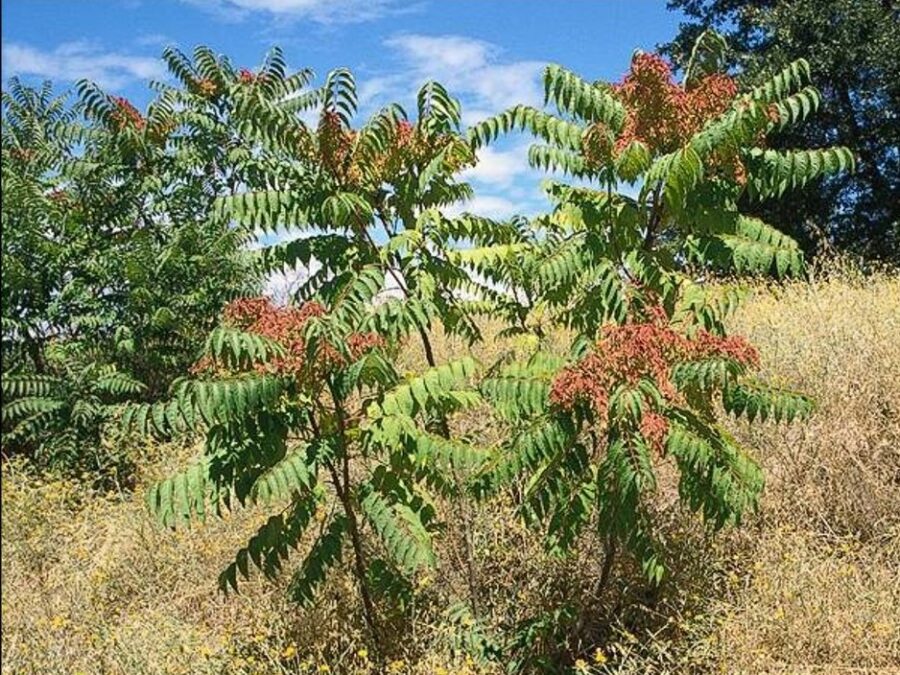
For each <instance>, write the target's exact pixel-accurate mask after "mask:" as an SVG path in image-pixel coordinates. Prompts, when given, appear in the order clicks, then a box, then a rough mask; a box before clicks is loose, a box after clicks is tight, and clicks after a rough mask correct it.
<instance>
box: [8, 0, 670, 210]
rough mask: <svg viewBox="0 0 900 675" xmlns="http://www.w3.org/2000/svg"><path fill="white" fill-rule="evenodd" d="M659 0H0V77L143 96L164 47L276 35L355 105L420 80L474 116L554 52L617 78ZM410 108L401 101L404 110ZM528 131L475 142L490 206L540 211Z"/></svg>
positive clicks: (648, 45)
mask: <svg viewBox="0 0 900 675" xmlns="http://www.w3.org/2000/svg"><path fill="white" fill-rule="evenodd" d="M665 4H666V3H665V0H556V1H552V0H492V1H489V0H405V1H401V0H3V3H2V19H3V23H2V48H3V49H2V51H3V58H2V66H3V79H4V80H6V79H7V78H9V77H10V76H12V75H18V76H20V77H22V78H23V79H25V80H26V81H32V80H33V81H40V80H42V79H45V78H46V79H52V80H53V81H54V82H55V83H57V84H58V85H60V86H61V87H65V86H67V85H69V84H71V82H72V81H74V80H76V79H79V78H81V77H87V78H89V79H93V80H95V81H97V82H98V84H100V85H101V86H103V87H104V88H106V89H107V90H109V91H112V92H115V93H117V94H122V95H125V96H127V97H128V98H130V99H131V100H133V101H134V102H135V103H136V104H138V105H139V106H143V105H146V103H147V102H148V101H149V99H150V92H149V90H148V89H147V82H148V81H149V80H150V79H165V77H166V73H165V69H164V68H163V66H162V63H161V61H160V60H159V58H158V57H159V54H160V52H161V51H162V49H163V47H164V46H166V45H170V44H171V45H175V46H178V47H179V48H181V49H182V50H185V51H189V50H191V49H192V48H193V47H194V46H195V45H197V44H205V45H209V46H211V47H212V48H213V49H214V50H216V51H217V52H222V53H225V54H227V55H228V56H229V57H230V58H231V60H232V62H233V63H234V64H235V65H238V66H248V67H253V66H255V65H257V64H259V63H260V62H261V61H262V58H263V56H264V54H265V52H266V51H267V50H268V49H269V48H270V47H271V46H272V45H275V44H277V45H280V46H281V47H282V48H283V49H284V52H285V55H286V58H287V60H288V63H289V65H290V66H292V67H297V68H299V67H310V68H312V69H313V70H314V71H315V72H316V74H317V79H318V80H319V81H321V78H322V77H323V75H324V74H325V73H326V72H327V71H328V70H330V69H331V68H335V67H338V66H347V67H350V68H351V69H352V70H353V71H354V73H355V74H356V77H357V82H358V86H359V93H360V99H361V106H362V108H363V112H368V111H374V110H375V109H376V108H377V107H378V106H379V105H381V104H383V103H387V102H390V101H393V100H397V101H399V102H401V103H403V104H405V105H407V106H409V103H410V102H411V101H412V97H413V95H414V93H415V90H416V89H417V88H418V86H419V85H421V83H422V82H424V81H425V80H427V79H429V78H434V79H437V80H439V81H441V82H442V83H444V84H445V85H446V86H447V87H448V89H450V91H451V93H453V94H454V95H456V96H457V97H458V98H460V100H461V101H462V103H463V110H464V121H466V122H472V121H477V120H478V119H481V118H483V117H485V116H487V115H489V114H492V113H495V112H498V111H500V110H502V109H503V108H505V107H507V106H509V105H513V104H516V103H531V104H535V105H540V98H541V88H540V73H541V69H542V68H543V66H544V65H546V64H547V63H549V62H556V63H561V64H563V65H565V66H566V67H568V68H570V69H572V70H574V71H576V72H578V73H580V74H582V75H583V76H585V77H587V78H589V79H618V78H619V77H620V76H621V74H622V72H623V71H624V70H625V69H626V68H627V65H628V62H629V58H630V56H631V53H632V51H633V50H634V49H635V48H641V49H645V50H652V49H653V48H654V47H655V46H656V45H657V44H659V43H661V42H664V41H666V40H667V39H669V38H671V37H672V36H673V35H674V34H675V31H676V29H677V25H678V21H679V19H680V16H679V15H678V14H676V13H674V12H670V11H668V10H666V7H665ZM408 109H409V108H408ZM526 150H527V139H524V138H511V139H508V140H506V141H505V142H504V143H502V144H501V145H498V146H496V147H492V148H489V149H486V150H484V151H482V153H481V157H480V160H481V161H480V163H479V165H478V167H477V168H476V169H474V170H472V171H470V173H469V175H468V177H469V178H470V179H471V181H472V182H473V185H474V187H475V189H476V193H477V197H476V199H475V202H474V203H469V204H467V205H466V209H467V210H472V211H474V212H477V213H481V214H482V215H486V216H494V217H502V216H506V215H510V214H511V213H513V212H517V213H528V212H533V211H536V210H538V209H540V208H541V207H542V206H543V205H544V201H543V199H542V197H541V195H540V192H539V190H538V183H539V180H540V178H541V176H540V175H539V174H537V173H536V172H533V171H530V170H528V169H527V167H526V166H525V162H524V158H525V153H526Z"/></svg>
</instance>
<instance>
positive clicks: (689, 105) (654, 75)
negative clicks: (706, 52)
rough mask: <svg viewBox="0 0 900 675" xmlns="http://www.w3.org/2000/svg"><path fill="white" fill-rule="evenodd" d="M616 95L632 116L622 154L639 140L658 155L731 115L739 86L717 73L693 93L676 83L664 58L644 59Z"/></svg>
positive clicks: (635, 62)
mask: <svg viewBox="0 0 900 675" xmlns="http://www.w3.org/2000/svg"><path fill="white" fill-rule="evenodd" d="M613 91H614V92H615V93H616V95H617V96H618V98H619V100H620V101H621V102H622V103H623V104H624V105H625V109H626V111H627V116H626V118H625V128H624V129H623V130H622V134H621V135H620V136H619V139H618V140H617V142H616V149H617V150H619V151H621V150H622V149H623V148H624V147H625V146H627V145H628V144H629V143H631V141H633V140H638V141H642V142H643V143H646V144H647V146H648V147H649V148H650V151H651V152H652V153H654V154H657V153H666V152H671V151H673V150H675V149H677V148H679V147H681V146H682V145H684V144H685V143H686V142H687V141H688V140H689V139H690V138H691V136H693V135H694V134H695V133H697V132H698V131H700V129H701V128H703V125H704V124H706V122H708V121H709V120H710V119H712V118H714V117H716V116H718V115H721V114H722V113H723V112H725V111H726V110H727V109H728V106H729V105H730V104H731V102H732V101H733V100H734V97H735V95H736V94H737V85H736V84H735V82H734V80H733V79H732V78H730V77H728V76H727V75H724V74H722V73H714V74H712V75H707V76H706V77H704V78H702V79H701V80H699V81H698V82H697V83H696V84H695V85H694V86H693V87H691V88H690V89H687V88H685V87H684V86H682V85H680V84H678V83H676V82H675V80H674V78H673V76H672V69H671V67H670V66H669V64H668V63H667V62H666V61H665V59H663V58H662V57H661V56H658V55H656V54H639V55H637V56H636V57H635V58H634V60H633V61H632V64H631V70H630V71H629V72H628V74H627V75H625V78H624V79H623V80H622V82H621V83H619V84H617V85H615V86H614V87H613Z"/></svg>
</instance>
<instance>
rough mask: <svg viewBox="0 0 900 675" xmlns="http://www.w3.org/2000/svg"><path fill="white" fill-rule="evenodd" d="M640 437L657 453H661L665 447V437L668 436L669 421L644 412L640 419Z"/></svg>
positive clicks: (655, 414) (656, 414) (658, 415)
mask: <svg viewBox="0 0 900 675" xmlns="http://www.w3.org/2000/svg"><path fill="white" fill-rule="evenodd" d="M640 430H641V436H643V437H644V439H645V440H646V441H647V443H649V444H650V447H651V448H653V449H654V450H656V451H657V452H662V451H663V448H664V447H665V446H666V436H668V435H669V421H668V420H667V419H666V418H665V417H663V416H662V415H660V414H659V413H655V412H645V413H644V415H643V416H642V417H641V426H640Z"/></svg>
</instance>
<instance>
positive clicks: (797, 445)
mask: <svg viewBox="0 0 900 675" xmlns="http://www.w3.org/2000/svg"><path fill="white" fill-rule="evenodd" d="M734 326H735V328H736V329H737V330H738V331H741V332H744V333H746V334H748V335H749V336H750V337H751V338H752V340H753V341H754V342H755V343H756V344H757V345H759V346H760V348H761V351H762V354H763V360H764V363H765V364H767V367H768V368H769V371H770V372H769V375H770V376H771V377H773V378H777V379H779V380H781V381H783V382H784V383H786V384H789V385H791V386H794V387H797V388H798V389H801V390H804V391H807V392H809V393H812V394H813V395H814V396H815V397H816V398H817V400H818V402H819V406H820V409H819V412H818V414H817V415H816V416H815V417H814V418H813V419H812V420H811V421H810V422H808V423H806V424H803V425H795V426H793V427H789V428H784V427H780V428H779V427H775V426H774V425H766V426H762V427H753V428H752V429H751V428H750V427H749V426H745V425H742V424H738V425H735V430H736V432H737V433H738V434H739V435H741V436H742V437H743V439H744V440H745V441H746V442H747V443H748V444H749V445H751V446H752V447H755V448H757V452H758V456H759V458H760V459H761V461H762V462H763V464H764V466H765V468H766V472H767V477H768V485H767V491H766V495H765V498H764V501H763V505H762V509H761V513H760V515H759V516H758V517H757V518H756V519H754V520H753V521H752V522H750V523H748V524H747V525H746V526H745V527H744V528H743V529H741V530H739V531H735V532H731V533H728V534H726V535H723V536H721V537H719V538H717V539H715V540H711V539H710V538H709V537H708V536H707V535H706V533H705V532H704V531H703V529H702V528H701V527H700V526H699V525H698V524H696V522H694V521H691V520H687V519H685V518H684V515H683V514H682V513H680V511H679V510H678V508H677V507H676V506H673V505H672V504H671V501H672V500H671V499H670V498H668V497H669V496H667V495H663V499H662V500H661V503H664V504H665V506H663V507H661V508H660V512H659V519H660V523H661V526H662V527H663V531H664V532H665V536H666V539H667V544H668V546H669V548H670V550H671V551H672V552H673V553H672V555H673V561H672V563H673V564H672V567H673V569H675V570H677V571H676V573H675V575H674V576H673V578H672V579H671V580H670V582H669V583H668V584H667V585H666V586H665V587H664V589H663V592H662V593H661V594H660V595H659V596H657V597H648V596H647V594H646V593H645V592H644V589H643V588H642V587H641V585H640V584H639V583H637V582H636V579H637V576H636V575H635V574H634V571H633V570H631V569H629V567H628V565H627V564H625V565H622V566H620V567H619V568H617V570H616V575H617V580H618V584H617V587H616V589H615V591H616V592H615V594H612V593H611V594H610V596H611V597H610V599H609V600H608V604H607V605H603V606H600V607H598V608H597V612H596V616H593V617H591V618H590V621H589V623H588V625H589V626H590V628H591V630H592V631H593V633H594V635H595V638H596V640H595V642H596V644H602V645H603V655H602V656H603V657H605V658H607V659H608V660H607V662H606V663H605V664H602V665H601V664H598V663H596V662H595V661H594V658H593V657H594V652H593V650H587V649H586V650H585V651H586V653H585V654H583V659H584V660H585V668H586V669H593V670H592V672H635V673H643V672H728V673H776V672H785V673H805V672H809V673H813V672H815V673H841V672H884V673H888V672H900V278H898V277H897V276H887V275H882V276H876V277H874V278H868V279H863V278H860V277H856V276H854V275H852V274H850V273H847V272H843V273H841V274H837V275H833V276H830V277H829V276H825V277H823V278H821V279H819V280H817V281H816V282H815V283H813V284H811V285H806V284H796V285H791V286H788V287H784V288H780V289H778V290H770V289H765V288H759V289H756V290H755V291H754V293H753V297H752V298H751V300H750V301H749V302H748V303H747V304H745V306H744V308H743V309H742V310H741V311H740V313H739V314H738V316H737V317H736V318H735V320H734ZM509 347H513V348H514V347H515V345H509V344H502V343H499V342H497V341H489V342H488V343H487V345H486V346H485V347H483V348H482V349H483V352H487V351H488V350H490V351H493V352H497V351H499V350H500V349H504V348H509ZM438 350H439V352H442V353H443V354H444V355H449V354H453V353H459V352H461V351H463V350H464V346H463V345H462V344H459V343H456V342H454V341H450V340H440V341H439V345H438ZM407 358H408V359H409V362H410V364H411V365H412V364H413V363H414V362H415V361H416V360H417V358H418V357H417V356H416V355H415V354H414V353H413V352H410V354H408V355H407ZM461 424H463V425H464V426H465V429H466V431H468V432H470V433H473V434H478V435H481V436H489V435H490V434H491V433H493V430H492V429H491V428H490V427H489V425H487V424H485V422H484V420H483V419H480V418H478V417H473V418H471V419H468V420H463V421H462V422H461ZM142 453H143V455H142V456H141V457H140V461H139V466H141V467H142V469H141V471H142V473H141V474H140V475H139V476H138V489H137V491H136V493H135V494H134V495H133V496H129V495H120V494H110V495H95V494H90V493H89V491H88V489H87V488H86V487H84V486H83V485H82V484H80V483H77V482H66V481H59V480H56V481H54V480H52V479H50V478H47V477H41V476H37V475H35V474H34V473H33V472H32V471H31V470H30V469H29V468H28V466H27V465H26V464H24V463H22V462H11V463H6V464H5V465H4V467H3V476H2V480H3V483H2V508H3V533H2V536H3V558H2V562H3V575H2V602H3V604H2V611H3V630H2V646H3V673H57V672H59V673H63V672H65V673H70V672H85V673H175V672H186V673H187V672H190V673H219V672H228V673H232V672H234V673H241V672H246V673H278V672H326V671H325V670H324V668H325V667H326V664H329V665H328V667H329V668H330V670H331V672H360V673H361V672H372V670H371V668H370V667H369V665H368V664H369V662H370V661H371V657H370V656H369V655H368V654H366V653H365V652H361V651H360V650H361V649H362V644H363V641H362V627H361V626H360V625H359V622H358V620H357V619H355V618H354V617H355V616H356V614H355V610H356V606H355V592H354V588H353V584H352V581H351V580H350V579H349V578H347V577H337V578H335V579H334V580H333V581H332V582H330V583H329V584H328V586H327V588H326V589H325V592H324V595H323V599H322V602H321V605H320V607H319V608H318V609H317V610H316V611H314V612H301V611H299V610H297V609H296V608H293V607H290V606H288V605H287V604H286V602H285V601H284V599H283V592H282V591H283V589H282V587H280V586H278V585H275V586H272V585H269V584H267V583H265V582H262V581H259V582H256V581H254V582H251V583H249V584H248V585H247V590H246V592H245V593H244V594H242V595H241V596H238V597H234V596H232V597H229V598H228V599H224V598H222V597H220V596H218V595H217V594H216V593H215V592H214V588H215V578H216V575H217V574H218V571H219V570H220V569H221V568H222V567H223V566H224V565H225V563H226V562H227V561H228V560H229V557H230V556H231V555H232V554H233V552H234V551H235V550H236V549H237V548H238V547H239V546H240V545H241V544H242V543H243V542H244V541H245V540H246V537H247V536H248V535H249V533H250V532H252V531H253V529H255V527H257V526H258V524H259V522H260V519H261V514H259V513H253V512H248V513H241V514H239V515H236V516H234V517H232V518H229V519H228V520H227V521H217V522H210V523H208V524H207V525H206V526H204V527H198V528H197V529H195V530H192V531H189V532H185V533H175V534H173V533H169V532H161V531H158V530H156V529H155V528H154V527H153V526H152V525H151V523H150V522H149V521H148V519H147V518H146V515H145V513H144V510H143V506H142V502H141V500H142V492H143V489H144V488H145V486H146V485H148V484H149V483H151V482H152V481H153V480H154V479H155V478H157V477H159V476H161V475H163V474H165V473H167V472H168V471H169V470H170V469H172V468H173V467H175V466H177V465H180V464H181V463H183V461H184V460H185V458H186V457H187V456H188V455H189V454H190V450H189V449H184V448H173V447H162V448H152V447H148V448H145V449H143V450H142ZM510 514H511V511H510V508H509V505H506V504H503V503H497V502H494V503H491V504H488V505H485V506H482V507H479V508H478V509H476V511H475V513H474V519H475V522H476V544H477V547H478V566H479V568H480V578H481V580H482V588H481V593H480V604H481V605H482V607H483V608H484V611H485V612H486V613H487V614H488V615H489V616H488V620H489V622H493V623H495V624H498V623H500V622H508V621H509V620H511V619H516V618H521V617H524V616H526V615H528V614H529V613H533V612H535V611H538V610H540V609H548V608H551V607H552V606H554V605H556V604H558V603H559V602H560V601H562V600H566V599H571V598H573V597H575V598H577V597H578V595H579V594H580V593H582V591H583V590H584V589H585V588H587V586H588V585H589V583H590V580H591V578H592V577H593V575H595V574H596V564H597V563H596V558H595V556H594V555H593V554H592V548H591V545H590V542H587V543H586V545H585V547H584V549H583V551H582V552H581V554H579V555H578V556H576V557H574V558H573V559H571V560H569V561H565V562H563V561H559V560H556V559H552V558H550V557H548V556H547V555H546V554H545V553H544V552H543V551H542V549H541V547H540V544H539V541H538V540H537V538H536V537H535V535H534V533H532V532H529V531H527V530H526V529H524V528H523V527H522V525H521V524H520V523H519V522H518V521H516V520H515V519H514V518H512V516H511V515H510ZM458 535H459V532H458V524H457V523H455V522H453V521H452V520H451V522H450V527H449V529H448V532H447V534H446V536H445V538H444V540H443V541H442V542H440V547H441V548H442V559H443V560H445V561H446V562H445V563H444V564H443V567H442V568H441V569H439V570H437V571H436V572H435V573H434V575H433V576H432V577H428V578H421V579H419V580H418V590H417V594H416V598H417V599H416V602H417V606H416V607H415V608H414V610H413V612H412V613H411V616H410V617H409V618H407V619H405V621H406V622H407V625H406V627H405V628H406V629H409V630H414V631H415V633H414V634H415V639H414V640H411V641H409V642H408V643H398V644H396V645H393V646H392V647H391V649H392V654H391V657H390V658H391V660H392V662H391V663H389V664H388V666H387V670H388V671H389V672H417V673H438V672H441V671H442V669H445V670H443V672H454V673H463V672H470V673H474V672H478V669H477V667H476V666H475V665H474V664H472V663H469V664H467V663H466V661H465V659H463V658H461V657H460V658H456V659H455V660H454V659H453V658H452V657H451V655H450V652H449V650H448V648H447V643H448V641H447V639H446V638H447V637H448V635H449V634H450V633H451V632H452V629H451V627H450V626H449V625H448V624H447V623H446V621H443V620H442V619H441V614H440V611H439V609H440V608H441V607H442V606H443V605H444V604H446V602H447V601H448V600H449V599H450V598H452V597H459V596H461V595H463V594H464V584H463V579H462V574H461V571H460V570H461V568H462V565H461V563H460V560H459V552H458V550H457V549H458V547H457V546H456V542H458ZM613 595H615V598H613V597H612V596H613ZM398 634H399V632H398ZM598 660H602V658H600V659H598ZM320 668H321V670H320ZM484 672H490V671H484ZM585 672H587V670H586V671H585Z"/></svg>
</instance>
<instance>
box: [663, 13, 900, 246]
mask: <svg viewBox="0 0 900 675" xmlns="http://www.w3.org/2000/svg"><path fill="white" fill-rule="evenodd" d="M669 7H670V8H672V9H678V10H681V11H682V12H684V13H685V14H686V15H687V17H688V18H689V20H688V21H687V22H685V23H682V24H681V30H680V32H679V34H678V36H677V37H676V38H675V40H674V41H673V42H671V43H670V44H668V45H666V47H665V50H666V52H667V53H668V55H669V56H671V57H672V58H673V60H674V61H675V63H676V64H678V65H682V66H683V65H684V64H685V63H686V62H687V60H688V58H689V56H690V50H691V46H692V45H693V43H694V40H695V38H696V37H697V35H699V34H700V32H702V31H703V30H704V29H705V28H707V27H714V28H716V29H717V30H720V31H721V32H722V33H724V34H725V36H726V37H727V39H728V44H729V46H730V47H731V52H730V54H729V62H730V64H731V65H732V66H736V67H737V68H739V69H740V70H741V73H742V77H743V78H744V79H746V80H747V81H748V83H755V82H756V81H758V80H760V79H763V78H764V77H765V76H766V75H767V74H768V73H771V72H773V71H775V70H777V69H779V68H781V67H782V66H784V65H785V64H787V63H789V62H791V61H792V60H794V59H797V58H799V57H805V58H807V59H809V61H810V63H811V64H812V65H813V69H814V71H815V74H816V75H815V81H814V82H813V84H814V85H815V86H816V87H817V88H818V89H819V90H820V91H821V92H822V96H823V100H822V114H820V115H818V116H816V117H815V118H813V119H811V120H810V122H809V123H808V124H806V125H804V126H803V127H800V128H794V129H789V130H784V131H783V132H781V133H779V134H777V135H776V136H774V137H773V138H772V139H771V140H772V143H773V145H775V146H776V147H797V146H806V147H822V146H825V145H830V144H834V143H837V144H840V145H845V146H847V147H849V148H850V149H851V150H852V151H853V152H854V153H855V154H856V156H857V159H858V160H859V163H858V170H857V171H856V173H854V174H840V175H838V176H834V177H831V178H829V179H827V180H825V181H823V182H822V183H820V184H816V185H810V186H808V187H806V188H805V189H803V190H801V191H798V192H796V193H795V194H793V195H791V196H790V197H789V198H786V199H784V200H783V201H780V202H778V203H777V204H775V203H773V204H766V205H765V206H764V207H762V208H758V209H757V210H758V211H759V215H761V216H763V217H764V218H765V219H766V220H768V221H769V222H771V223H772V224H774V225H776V226H777V227H779V228H780V229H782V230H786V231H788V232H790V233H791V234H793V235H794V236H795V237H796V238H798V239H799V240H800V241H801V243H802V244H804V246H805V247H806V248H812V245H813V242H814V241H815V240H816V239H821V235H822V234H825V235H827V237H828V241H829V243H831V244H833V245H836V246H838V247H840V248H842V249H849V250H853V251H858V252H861V253H864V254H868V255H871V256H874V257H877V258H881V259H888V260H893V261H896V260H898V258H900V254H898V251H900V199H898V197H900V151H898V148H900V59H898V57H897V54H898V53H900V4H898V3H897V2H895V1H894V0H789V1H788V0H670V1H669Z"/></svg>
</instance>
